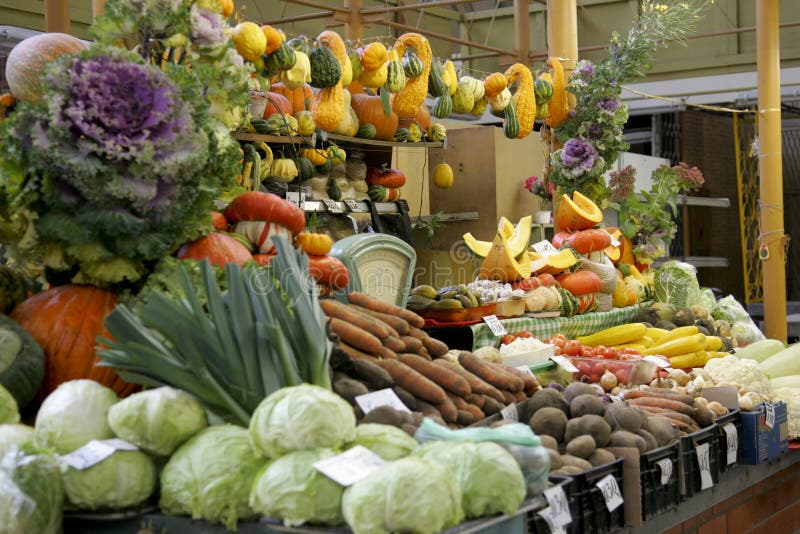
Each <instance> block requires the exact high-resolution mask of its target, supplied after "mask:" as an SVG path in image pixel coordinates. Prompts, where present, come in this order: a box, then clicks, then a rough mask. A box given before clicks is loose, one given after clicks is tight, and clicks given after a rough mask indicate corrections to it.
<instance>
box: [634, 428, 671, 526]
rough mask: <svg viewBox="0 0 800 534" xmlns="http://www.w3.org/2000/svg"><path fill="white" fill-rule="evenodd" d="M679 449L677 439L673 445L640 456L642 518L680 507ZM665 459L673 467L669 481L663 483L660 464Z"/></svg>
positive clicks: (645, 518) (648, 517)
mask: <svg viewBox="0 0 800 534" xmlns="http://www.w3.org/2000/svg"><path fill="white" fill-rule="evenodd" d="M678 449H679V444H678V441H677V440H676V441H675V443H673V444H672V445H665V446H664V447H659V448H658V449H653V450H652V451H650V452H646V453H644V454H642V455H641V456H639V473H640V474H639V479H640V481H641V487H642V519H644V520H647V519H650V518H652V517H654V516H656V515H658V514H661V513H664V512H666V511H667V510H672V509H673V508H677V507H678V503H679V502H680V500H681V487H680V478H679V473H678V461H679V458H680V453H679V450H678ZM665 460H666V461H668V462H669V464H670V465H669V467H668V469H671V472H670V476H669V479H667V482H666V483H665V484H662V483H661V479H662V468H661V466H660V465H659V464H660V463H662V462H664V461H665Z"/></svg>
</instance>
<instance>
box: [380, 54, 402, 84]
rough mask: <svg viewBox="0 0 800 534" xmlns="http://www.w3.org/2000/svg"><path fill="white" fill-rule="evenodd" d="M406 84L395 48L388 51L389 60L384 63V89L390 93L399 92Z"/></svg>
mask: <svg viewBox="0 0 800 534" xmlns="http://www.w3.org/2000/svg"><path fill="white" fill-rule="evenodd" d="M405 86H406V73H405V71H404V70H403V62H402V61H400V57H399V56H398V54H397V50H394V49H393V50H390V51H389V61H388V62H387V64H386V82H385V83H384V84H383V87H384V89H386V90H387V91H389V92H390V93H397V92H400V91H401V90H402V89H403V87H405Z"/></svg>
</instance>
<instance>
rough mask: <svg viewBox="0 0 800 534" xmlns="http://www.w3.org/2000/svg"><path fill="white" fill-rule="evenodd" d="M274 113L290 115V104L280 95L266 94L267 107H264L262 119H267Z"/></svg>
mask: <svg viewBox="0 0 800 534" xmlns="http://www.w3.org/2000/svg"><path fill="white" fill-rule="evenodd" d="M274 113H286V114H287V115H291V114H292V104H291V103H290V102H289V99H287V98H286V97H285V96H283V95H282V94H280V93H275V92H271V91H270V92H269V93H267V105H266V106H265V107H264V118H265V119H269V118H270V116H271V115H272V114H274Z"/></svg>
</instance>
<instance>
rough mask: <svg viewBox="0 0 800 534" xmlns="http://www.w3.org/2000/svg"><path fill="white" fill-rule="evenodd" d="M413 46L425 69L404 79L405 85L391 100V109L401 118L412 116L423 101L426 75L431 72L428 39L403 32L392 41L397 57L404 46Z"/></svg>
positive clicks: (402, 52) (425, 93)
mask: <svg viewBox="0 0 800 534" xmlns="http://www.w3.org/2000/svg"><path fill="white" fill-rule="evenodd" d="M409 46H413V47H414V49H415V50H416V52H417V56H418V57H419V59H420V60H422V63H424V64H425V69H424V70H423V71H422V74H420V75H419V76H417V77H416V78H410V79H408V80H407V81H406V85H405V87H404V88H403V89H402V90H401V91H400V92H399V93H397V94H396V95H395V97H394V101H393V102H392V111H394V112H395V113H397V116H398V117H400V118H401V119H404V118H407V117H414V116H415V115H416V114H417V112H418V111H419V108H420V106H422V105H423V104H424V103H425V96H426V95H427V94H428V76H429V75H430V72H431V62H432V61H433V53H432V52H431V45H430V43H428V40H427V39H426V38H425V37H423V36H422V35H420V34H418V33H404V34H403V35H401V36H400V37H399V38H398V39H397V41H395V43H394V49H395V51H396V52H397V55H398V57H403V54H405V51H406V47H409Z"/></svg>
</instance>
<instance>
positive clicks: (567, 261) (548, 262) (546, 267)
mask: <svg viewBox="0 0 800 534" xmlns="http://www.w3.org/2000/svg"><path fill="white" fill-rule="evenodd" d="M530 255H531V257H532V261H531V271H532V272H533V273H535V274H552V275H557V274H559V273H562V272H564V271H566V270H567V269H569V268H570V267H573V266H574V265H575V264H576V263H578V259H579V257H578V255H577V254H576V253H575V251H574V250H572V249H570V248H565V249H563V250H561V251H559V252H558V253H557V254H551V255H550V256H540V255H539V254H537V253H535V252H531V253H530Z"/></svg>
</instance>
